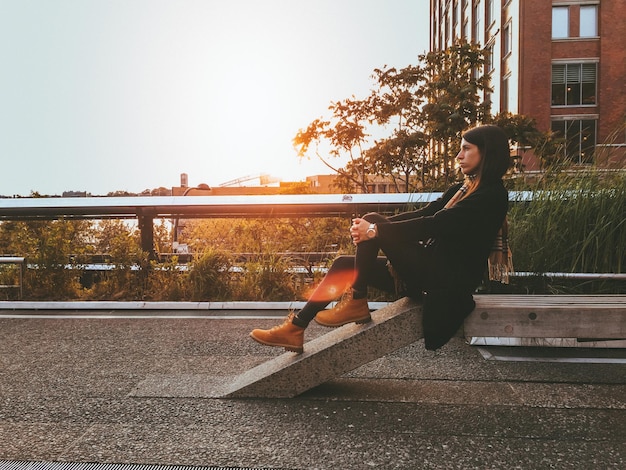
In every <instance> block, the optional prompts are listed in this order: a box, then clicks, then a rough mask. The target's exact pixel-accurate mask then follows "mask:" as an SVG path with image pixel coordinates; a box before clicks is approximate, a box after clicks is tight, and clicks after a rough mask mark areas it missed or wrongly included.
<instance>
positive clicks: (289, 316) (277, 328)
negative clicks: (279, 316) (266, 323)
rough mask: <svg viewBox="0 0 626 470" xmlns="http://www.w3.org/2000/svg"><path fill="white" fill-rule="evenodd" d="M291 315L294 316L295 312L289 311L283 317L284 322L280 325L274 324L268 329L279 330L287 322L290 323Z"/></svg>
mask: <svg viewBox="0 0 626 470" xmlns="http://www.w3.org/2000/svg"><path fill="white" fill-rule="evenodd" d="M293 317H295V313H293V312H291V313H290V314H289V315H287V318H285V321H284V322H282V323H281V324H280V325H276V326H274V327H272V328H270V331H276V330H280V329H281V328H282V327H283V326H285V325H286V324H287V323H291V320H292V319H293Z"/></svg>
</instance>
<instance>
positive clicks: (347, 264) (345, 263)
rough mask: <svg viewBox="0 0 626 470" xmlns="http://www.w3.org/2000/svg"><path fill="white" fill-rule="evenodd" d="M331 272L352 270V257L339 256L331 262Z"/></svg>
mask: <svg viewBox="0 0 626 470" xmlns="http://www.w3.org/2000/svg"><path fill="white" fill-rule="evenodd" d="M331 269H332V270H333V271H339V270H348V269H354V256H352V255H340V256H338V257H337V258H335V259H334V260H333V264H332V266H331Z"/></svg>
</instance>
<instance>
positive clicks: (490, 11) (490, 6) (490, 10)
mask: <svg viewBox="0 0 626 470" xmlns="http://www.w3.org/2000/svg"><path fill="white" fill-rule="evenodd" d="M495 20H496V13H495V1H494V0H487V9H486V10H485V24H486V25H487V27H489V26H491V23H493V22H494V21H495Z"/></svg>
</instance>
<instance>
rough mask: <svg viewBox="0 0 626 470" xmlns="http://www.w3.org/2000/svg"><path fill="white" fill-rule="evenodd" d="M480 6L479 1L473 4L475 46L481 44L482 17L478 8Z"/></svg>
mask: <svg viewBox="0 0 626 470" xmlns="http://www.w3.org/2000/svg"><path fill="white" fill-rule="evenodd" d="M481 6H482V5H481V4H480V1H477V2H476V3H475V4H474V31H473V36H474V42H475V43H476V44H482V42H483V28H482V21H481V20H482V16H481V14H480V7H481Z"/></svg>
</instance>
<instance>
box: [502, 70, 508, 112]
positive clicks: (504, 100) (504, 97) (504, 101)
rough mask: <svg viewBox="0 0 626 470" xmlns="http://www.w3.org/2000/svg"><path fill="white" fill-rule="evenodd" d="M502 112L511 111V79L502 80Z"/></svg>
mask: <svg viewBox="0 0 626 470" xmlns="http://www.w3.org/2000/svg"><path fill="white" fill-rule="evenodd" d="M500 110H501V111H502V112H503V113H508V112H509V111H510V109H509V77H505V78H503V79H502V89H501V90H500Z"/></svg>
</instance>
